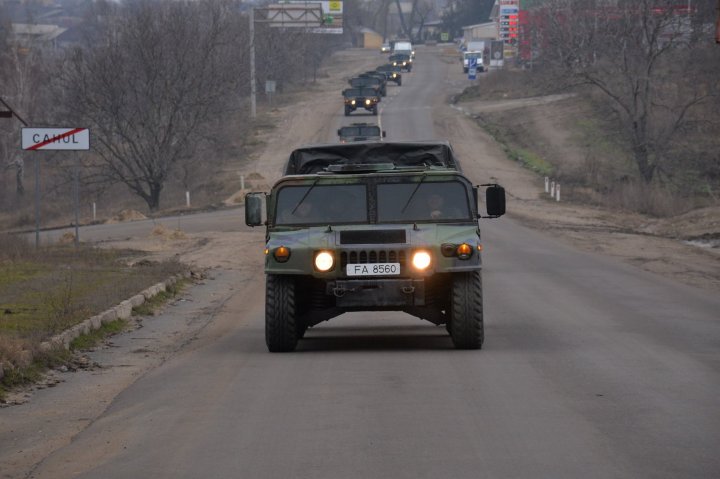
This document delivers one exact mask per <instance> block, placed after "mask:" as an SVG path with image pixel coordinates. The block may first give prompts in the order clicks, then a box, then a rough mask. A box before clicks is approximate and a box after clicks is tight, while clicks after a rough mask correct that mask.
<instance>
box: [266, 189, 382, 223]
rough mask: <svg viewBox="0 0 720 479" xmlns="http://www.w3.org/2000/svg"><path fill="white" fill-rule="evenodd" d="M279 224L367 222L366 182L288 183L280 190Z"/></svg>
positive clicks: (277, 218) (278, 203)
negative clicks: (347, 183)
mask: <svg viewBox="0 0 720 479" xmlns="http://www.w3.org/2000/svg"><path fill="white" fill-rule="evenodd" d="M275 213H276V214H275V224H277V225H312V224H340V223H367V221H368V214H367V199H366V187H365V185H315V186H312V185H308V186H285V187H283V188H281V189H280V190H279V191H278V195H277V204H276V209H275Z"/></svg>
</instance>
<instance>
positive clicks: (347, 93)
mask: <svg viewBox="0 0 720 479" xmlns="http://www.w3.org/2000/svg"><path fill="white" fill-rule="evenodd" d="M361 94H362V93H360V88H348V89H347V90H345V91H343V95H344V96H347V97H352V96H360V95H361Z"/></svg>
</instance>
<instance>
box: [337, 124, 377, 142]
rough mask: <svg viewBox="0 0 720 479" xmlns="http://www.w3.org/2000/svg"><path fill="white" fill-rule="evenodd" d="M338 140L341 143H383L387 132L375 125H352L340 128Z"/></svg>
mask: <svg viewBox="0 0 720 479" xmlns="http://www.w3.org/2000/svg"><path fill="white" fill-rule="evenodd" d="M337 134H338V139H339V140H340V143H347V142H349V141H382V139H383V138H385V130H380V127H379V126H378V125H376V124H374V123H351V124H350V125H347V126H342V127H340V128H338V131H337Z"/></svg>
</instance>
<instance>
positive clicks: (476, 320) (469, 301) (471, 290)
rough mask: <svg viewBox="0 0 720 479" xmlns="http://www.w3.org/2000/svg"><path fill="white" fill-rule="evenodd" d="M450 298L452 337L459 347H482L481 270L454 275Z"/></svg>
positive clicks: (483, 336)
mask: <svg viewBox="0 0 720 479" xmlns="http://www.w3.org/2000/svg"><path fill="white" fill-rule="evenodd" d="M450 294H451V298H450V301H451V303H450V324H449V325H448V326H449V328H448V330H449V332H450V337H451V338H452V341H453V344H454V345H455V347H456V348H457V349H480V348H482V344H483V340H484V339H485V331H484V327H483V301H482V277H481V273H480V271H471V272H469V273H458V274H455V275H454V277H453V284H452V292H451V293H450Z"/></svg>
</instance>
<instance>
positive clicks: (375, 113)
mask: <svg viewBox="0 0 720 479" xmlns="http://www.w3.org/2000/svg"><path fill="white" fill-rule="evenodd" d="M372 114H373V115H375V116H377V105H375V106H374V107H373V109H372Z"/></svg>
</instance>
